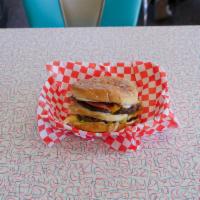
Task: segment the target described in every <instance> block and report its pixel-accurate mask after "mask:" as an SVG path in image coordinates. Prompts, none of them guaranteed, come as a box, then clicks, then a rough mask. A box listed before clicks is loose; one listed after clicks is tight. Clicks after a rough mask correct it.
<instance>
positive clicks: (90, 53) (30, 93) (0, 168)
mask: <svg viewBox="0 0 200 200" xmlns="http://www.w3.org/2000/svg"><path fill="white" fill-rule="evenodd" d="M54 59H59V60H64V61H66V60H75V61H77V60H79V61H95V62H104V61H132V60H142V61H152V62H154V63H157V64H159V65H160V66H162V67H163V68H164V69H165V70H166V71H167V73H168V79H169V86H170V95H171V100H172V107H173V110H174V112H175V114H176V116H177V118H178V119H179V122H180V124H181V127H180V128H179V129H173V130H169V131H166V132H165V133H163V134H156V135H153V136H151V137H149V138H144V139H143V145H142V148H141V149H140V150H139V151H137V152H135V153H128V154H122V153H118V152H115V151H113V150H110V149H108V148H107V147H106V146H105V145H104V144H103V142H102V141H101V140H98V141H94V142H89V143H88V142H86V141H84V140H81V139H80V138H78V137H75V136H70V137H69V138H67V139H65V140H64V141H63V142H62V143H61V144H60V145H57V146H54V147H52V148H48V147H46V146H45V145H44V144H43V143H42V142H41V140H40V138H39V136H38V133H37V129H36V128H37V127H36V107H37V99H38V95H39V92H40V90H41V87H42V85H43V83H44V81H45V80H46V78H47V73H46V71H45V67H44V64H45V63H46V62H49V61H52V60H54ZM199 198H200V27H199V26H188V27H145V28H142V27H141V28H83V29H82V28H74V29H73V28H68V29H7V30H5V29H1V30H0V199H48V200H49V199H50V200H51V199H52V200H53V199H152V200H157V199H169V200H171V199H180V200H186V199H188V200H189V199H194V200H198V199H199Z"/></svg>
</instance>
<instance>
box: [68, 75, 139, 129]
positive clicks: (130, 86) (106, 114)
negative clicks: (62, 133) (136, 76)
mask: <svg viewBox="0 0 200 200" xmlns="http://www.w3.org/2000/svg"><path fill="white" fill-rule="evenodd" d="M71 88H72V89H71V93H72V96H71V97H70V98H71V103H70V104H69V107H68V109H69V115H68V116H67V118H66V119H65V123H67V124H69V125H70V126H73V127H75V128H78V129H80V130H84V131H89V132H99V133H100V132H111V131H119V130H121V129H123V128H125V127H126V126H128V125H131V124H133V123H134V122H135V121H136V120H137V119H138V116H139V114H140V111H141V103H140V102H139V100H138V92H137V89H136V86H135V85H134V83H132V82H130V81H128V80H125V79H122V78H117V77H94V78H91V79H84V80H79V81H77V82H76V83H74V84H73V85H72V87H71Z"/></svg>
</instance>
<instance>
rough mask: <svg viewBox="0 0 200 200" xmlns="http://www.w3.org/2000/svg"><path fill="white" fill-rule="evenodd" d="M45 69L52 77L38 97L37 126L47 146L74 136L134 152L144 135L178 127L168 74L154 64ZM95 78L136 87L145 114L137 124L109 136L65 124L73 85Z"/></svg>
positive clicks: (62, 65)
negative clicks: (127, 82)
mask: <svg viewBox="0 0 200 200" xmlns="http://www.w3.org/2000/svg"><path fill="white" fill-rule="evenodd" d="M46 69H47V71H48V73H49V77H48V80H47V81H46V82H45V84H44V86H43V88H42V91H41V93H40V96H39V101H38V108H37V124H38V132H39V135H40V137H41V139H42V140H43V142H44V143H45V144H47V145H48V146H52V145H54V144H55V143H59V142H60V141H61V140H63V139H64V138H65V137H67V136H69V135H71V134H74V135H76V136H79V137H81V138H83V139H86V140H94V139H97V138H101V139H102V140H103V142H104V143H106V144H107V145H108V146H109V147H110V148H112V149H115V150H118V151H123V152H126V151H135V150H136V149H137V148H138V147H139V146H140V144H141V141H142V140H141V139H142V137H143V136H144V135H151V134H153V133H155V132H162V131H164V130H166V129H167V128H176V127H178V122H177V120H176V118H175V116H174V114H173V112H172V111H171V109H170V104H169V103H170V98H169V94H168V82H167V77H166V73H165V72H164V71H163V70H161V68H160V67H159V66H157V65H154V64H153V63H151V62H141V61H137V62H134V63H125V62H118V63H104V64H96V63H82V62H61V61H53V62H51V63H49V64H47V65H46ZM94 76H95V77H100V76H118V77H121V78H124V79H127V80H130V81H132V82H133V83H135V84H136V85H137V89H138V94H139V100H140V101H141V102H142V113H141V115H140V116H139V120H138V122H137V123H135V124H132V125H131V126H128V127H126V128H125V129H123V130H120V131H118V132H110V133H91V132H87V131H82V130H78V129H76V128H74V127H71V126H69V125H67V124H64V122H63V121H64V120H65V118H66V117H67V115H68V114H69V113H68V109H67V107H68V104H69V103H70V99H69V98H68V97H69V96H70V95H71V94H70V87H71V84H73V83H74V82H76V81H78V80H80V79H89V78H91V77H94Z"/></svg>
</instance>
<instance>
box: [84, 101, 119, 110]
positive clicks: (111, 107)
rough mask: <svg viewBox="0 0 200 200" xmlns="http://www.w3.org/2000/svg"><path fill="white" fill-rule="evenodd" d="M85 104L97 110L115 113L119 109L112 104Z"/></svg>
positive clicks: (88, 102) (116, 105)
mask: <svg viewBox="0 0 200 200" xmlns="http://www.w3.org/2000/svg"><path fill="white" fill-rule="evenodd" d="M87 104H89V105H91V106H94V107H97V108H102V109H104V110H108V111H109V112H112V113H114V112H116V111H118V110H119V109H120V108H121V107H120V106H119V105H118V104H114V103H111V104H109V103H100V102H90V101H87Z"/></svg>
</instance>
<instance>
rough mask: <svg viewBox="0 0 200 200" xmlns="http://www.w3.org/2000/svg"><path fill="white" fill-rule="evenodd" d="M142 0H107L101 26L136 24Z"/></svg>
mask: <svg viewBox="0 0 200 200" xmlns="http://www.w3.org/2000/svg"><path fill="white" fill-rule="evenodd" d="M141 4H142V0H105V2H104V7H103V9H102V15H101V21H100V26H136V25H137V22H138V17H139V13H140V8H141Z"/></svg>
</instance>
